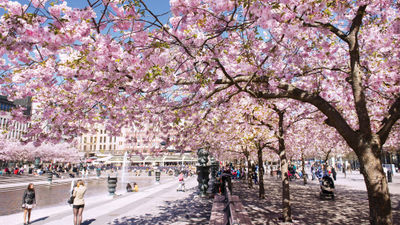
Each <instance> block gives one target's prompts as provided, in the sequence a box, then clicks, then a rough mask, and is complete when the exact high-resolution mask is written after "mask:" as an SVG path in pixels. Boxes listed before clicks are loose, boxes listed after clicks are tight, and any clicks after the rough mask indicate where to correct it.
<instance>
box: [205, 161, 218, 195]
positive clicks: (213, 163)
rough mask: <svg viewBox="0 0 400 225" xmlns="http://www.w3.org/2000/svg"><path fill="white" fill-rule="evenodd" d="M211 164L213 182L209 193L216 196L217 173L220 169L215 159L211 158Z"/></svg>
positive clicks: (211, 181)
mask: <svg viewBox="0 0 400 225" xmlns="http://www.w3.org/2000/svg"><path fill="white" fill-rule="evenodd" d="M210 164H211V180H210V188H209V192H208V193H210V194H211V195H214V194H216V193H217V191H218V190H217V187H218V185H217V183H218V182H217V179H216V177H217V172H218V169H219V162H218V161H216V160H215V158H214V157H212V156H211V157H210Z"/></svg>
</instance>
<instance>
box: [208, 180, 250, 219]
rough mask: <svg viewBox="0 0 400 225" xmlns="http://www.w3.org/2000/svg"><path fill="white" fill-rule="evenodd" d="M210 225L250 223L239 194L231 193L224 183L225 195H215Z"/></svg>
mask: <svg viewBox="0 0 400 225" xmlns="http://www.w3.org/2000/svg"><path fill="white" fill-rule="evenodd" d="M209 224H210V225H251V224H252V223H251V220H250V217H249V215H248V214H247V212H246V210H245V209H244V207H243V204H242V202H241V201H240V199H239V196H237V195H232V194H231V192H230V190H229V188H228V185H225V195H215V196H214V201H213V205H212V209H211V217H210V223H209Z"/></svg>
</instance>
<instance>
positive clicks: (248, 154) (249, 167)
mask: <svg viewBox="0 0 400 225" xmlns="http://www.w3.org/2000/svg"><path fill="white" fill-rule="evenodd" d="M244 155H245V156H246V161H247V174H246V178H247V184H248V185H249V188H252V187H253V181H252V180H251V175H252V167H251V161H250V153H249V152H248V151H247V149H246V150H245V151H244Z"/></svg>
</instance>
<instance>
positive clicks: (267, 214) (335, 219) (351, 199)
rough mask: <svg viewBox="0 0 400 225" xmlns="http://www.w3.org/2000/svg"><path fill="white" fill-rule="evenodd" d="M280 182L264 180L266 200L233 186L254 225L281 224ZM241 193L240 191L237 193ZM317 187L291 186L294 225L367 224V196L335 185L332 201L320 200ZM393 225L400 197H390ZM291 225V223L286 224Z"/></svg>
mask: <svg viewBox="0 0 400 225" xmlns="http://www.w3.org/2000/svg"><path fill="white" fill-rule="evenodd" d="M281 186H282V185H281V183H280V179H279V180H278V179H276V178H275V177H266V179H265V194H266V198H265V199H262V200H261V199H258V186H257V187H255V188H251V189H250V188H248V186H247V184H246V183H243V182H241V181H239V182H236V183H235V186H234V190H238V191H236V192H235V193H234V194H236V195H239V197H240V199H241V201H242V202H243V205H244V207H245V209H246V211H247V212H248V213H249V216H250V218H251V220H252V222H253V224H283V223H282V222H281V220H280V219H279V218H280V217H281V212H282V197H281V196H282V193H281V190H282V189H281ZM239 190H240V191H239ZM319 191H320V187H319V185H318V184H317V183H309V184H307V185H303V183H302V181H300V180H298V181H292V182H291V183H290V197H291V206H292V218H293V224H369V221H368V216H369V208H368V196H367V192H366V191H359V190H349V189H348V188H347V189H346V188H345V187H344V186H341V185H336V187H335V200H334V201H332V200H320V198H319ZM391 200H392V206H393V221H400V196H399V195H391ZM285 224H291V223H285Z"/></svg>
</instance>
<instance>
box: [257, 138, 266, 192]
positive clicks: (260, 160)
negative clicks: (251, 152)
mask: <svg viewBox="0 0 400 225" xmlns="http://www.w3.org/2000/svg"><path fill="white" fill-rule="evenodd" d="M257 155H258V186H259V191H258V197H259V198H260V199H265V189H264V166H263V157H262V156H263V152H262V148H261V146H258V151H257Z"/></svg>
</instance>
